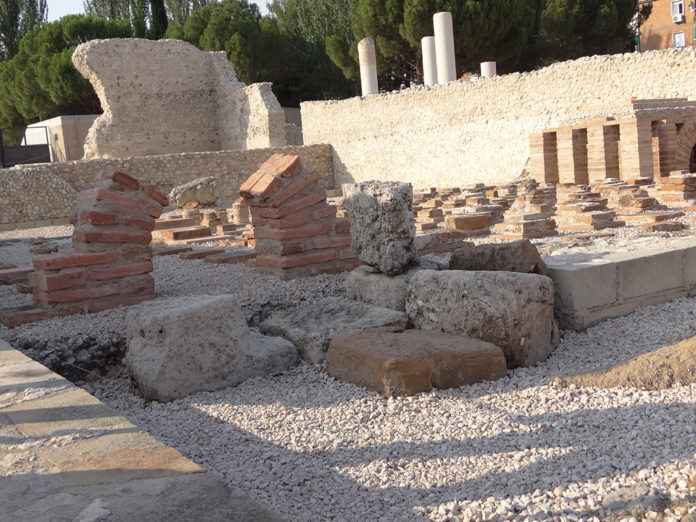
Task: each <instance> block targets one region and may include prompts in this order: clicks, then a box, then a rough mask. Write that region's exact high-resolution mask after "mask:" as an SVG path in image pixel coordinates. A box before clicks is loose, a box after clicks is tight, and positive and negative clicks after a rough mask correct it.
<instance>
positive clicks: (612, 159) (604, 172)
mask: <svg viewBox="0 0 696 522" xmlns="http://www.w3.org/2000/svg"><path fill="white" fill-rule="evenodd" d="M587 171H588V177H589V180H590V183H596V182H601V181H603V180H605V179H607V178H618V177H619V126H618V125H608V124H607V122H606V121H598V122H594V123H593V124H591V125H590V126H589V127H588V129H587Z"/></svg>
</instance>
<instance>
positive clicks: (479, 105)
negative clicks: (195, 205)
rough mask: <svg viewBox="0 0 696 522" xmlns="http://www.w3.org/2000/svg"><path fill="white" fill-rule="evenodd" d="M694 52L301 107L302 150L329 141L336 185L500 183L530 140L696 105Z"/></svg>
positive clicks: (600, 61)
mask: <svg viewBox="0 0 696 522" xmlns="http://www.w3.org/2000/svg"><path fill="white" fill-rule="evenodd" d="M694 75H696V49H693V48H688V49H683V50H666V51H653V52H646V53H630V54H619V55H612V56H594V57H586V58H581V59H578V60H573V61H567V62H561V63H557V64H554V65H552V66H549V67H545V68H543V69H540V70H537V71H533V72H529V73H524V74H519V73H516V74H509V75H504V76H499V77H496V78H492V79H485V80H471V81H468V80H467V81H459V82H453V83H451V84H449V85H447V86H441V87H435V88H431V89H428V88H423V87H419V88H413V89H407V90H404V91H401V92H394V93H390V94H384V95H379V96H371V97H368V98H351V99H349V100H343V101H328V102H324V101H322V102H307V103H304V104H302V125H303V135H304V143H305V144H312V143H330V144H331V145H333V147H334V151H335V166H336V176H337V181H338V182H340V183H348V182H353V181H365V180H369V179H378V180H399V181H407V182H411V183H413V184H414V187H415V188H416V189H419V188H420V189H426V188H429V187H448V186H462V185H468V184H472V183H475V182H484V183H505V182H509V181H511V180H513V179H514V178H515V177H517V176H518V175H519V174H520V173H521V172H522V170H523V169H524V167H525V164H526V162H527V158H528V157H529V135H530V134H531V133H533V132H539V131H541V130H543V129H545V128H549V127H558V126H560V125H562V124H565V123H573V122H575V121H578V120H581V119H587V118H591V117H594V116H609V115H620V114H625V113H627V112H629V111H630V110H631V97H637V98H639V99H650V98H673V97H683V98H691V99H696V83H694V82H693V81H692V79H693V77H694Z"/></svg>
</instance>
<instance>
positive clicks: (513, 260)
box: [449, 239, 546, 274]
mask: <svg viewBox="0 0 696 522" xmlns="http://www.w3.org/2000/svg"><path fill="white" fill-rule="evenodd" d="M449 268H450V270H472V271H503V272H520V273H524V274H544V273H545V270H546V267H545V265H544V261H543V260H542V259H541V256H540V255H539V251H538V250H537V248H536V247H535V246H534V245H533V244H532V242H531V241H529V240H528V239H520V240H518V241H509V242H505V243H488V244H485V245H475V244H474V243H465V244H463V245H462V246H460V247H459V248H458V249H457V250H455V251H454V253H453V254H452V257H451V258H450V265H449Z"/></svg>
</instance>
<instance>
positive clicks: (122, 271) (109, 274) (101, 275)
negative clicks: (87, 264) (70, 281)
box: [87, 260, 153, 281]
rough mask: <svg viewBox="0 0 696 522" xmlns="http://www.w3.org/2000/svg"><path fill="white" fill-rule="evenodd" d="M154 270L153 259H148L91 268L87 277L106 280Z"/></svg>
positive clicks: (91, 279)
mask: <svg viewBox="0 0 696 522" xmlns="http://www.w3.org/2000/svg"><path fill="white" fill-rule="evenodd" d="M152 270H153V267H152V261H151V260H148V261H143V262H140V263H130V264H127V265H118V266H110V267H107V268H99V267H95V268H89V269H88V270H87V277H88V279H89V280H90V281H106V280H109V279H119V278H123V277H129V276H136V275H141V274H149V273H150V272H152Z"/></svg>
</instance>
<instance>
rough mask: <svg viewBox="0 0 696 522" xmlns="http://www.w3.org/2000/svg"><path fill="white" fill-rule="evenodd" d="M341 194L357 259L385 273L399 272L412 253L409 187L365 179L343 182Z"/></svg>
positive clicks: (413, 230) (412, 231)
mask: <svg viewBox="0 0 696 522" xmlns="http://www.w3.org/2000/svg"><path fill="white" fill-rule="evenodd" d="M343 194H344V196H345V202H344V204H345V206H346V209H347V210H348V212H349V213H350V217H351V219H352V228H351V233H352V236H353V248H354V250H355V251H356V253H357V254H358V258H359V259H360V261H362V262H363V263H365V264H367V265H370V266H372V267H375V268H376V269H378V270H379V271H380V272H383V273H385V274H388V275H398V274H401V273H403V272H404V271H405V270H406V269H407V267H408V266H409V265H410V264H411V262H412V261H413V258H414V256H415V253H414V248H413V240H414V237H415V228H414V225H413V211H412V206H413V187H412V186H411V185H410V184H408V183H399V182H389V181H385V182H380V181H366V182H364V183H359V184H356V185H343Z"/></svg>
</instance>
